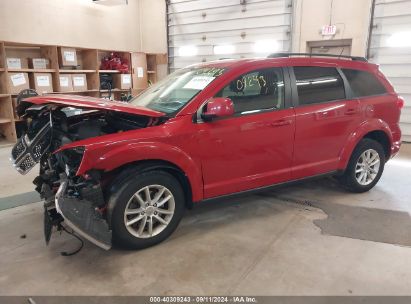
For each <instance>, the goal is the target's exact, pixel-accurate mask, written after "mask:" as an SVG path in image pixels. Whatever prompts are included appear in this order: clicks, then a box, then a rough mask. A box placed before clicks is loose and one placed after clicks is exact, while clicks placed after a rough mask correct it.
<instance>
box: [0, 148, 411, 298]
mask: <svg viewBox="0 0 411 304" xmlns="http://www.w3.org/2000/svg"><path fill="white" fill-rule="evenodd" d="M7 153H8V152H7ZM3 154H6V153H4V151H0V155H1V158H0V162H1V163H0V165H1V167H0V168H1V170H0V187H1V188H0V198H1V196H3V197H4V196H8V195H13V194H16V193H17V192H18V191H19V190H20V192H22V191H31V190H32V188H31V185H30V182H31V180H30V178H29V177H24V178H22V177H21V176H18V175H17V174H15V173H12V172H11V171H10V170H9V169H8V168H6V169H5V168H4V166H5V162H3V157H2V155H3ZM410 172H411V145H407V146H403V148H402V150H401V152H400V155H399V156H398V157H396V158H395V159H394V160H392V161H390V162H389V163H388V164H387V166H386V170H385V172H384V174H383V176H382V178H381V180H380V182H379V183H378V185H377V186H376V187H375V188H374V189H373V190H372V191H370V192H369V193H364V194H351V193H347V192H345V191H343V190H341V189H340V188H339V187H338V186H337V185H336V183H335V182H334V181H332V180H331V179H322V180H317V181H312V182H309V183H306V184H303V185H298V186H292V187H287V188H282V189H278V190H275V191H270V192H265V193H262V194H259V195H251V196H247V197H243V198H241V199H230V200H224V201H220V202H214V203H210V204H202V205H200V206H198V207H196V208H195V209H194V210H192V211H188V212H187V213H186V215H185V218H184V219H183V221H182V223H181V224H180V226H179V228H178V229H177V231H176V232H175V233H174V235H173V236H172V237H171V238H170V239H169V240H167V241H166V242H164V243H162V244H160V245H158V246H155V247H152V248H149V249H146V250H142V251H121V250H116V249H114V250H111V251H108V252H106V251H103V250H101V249H99V248H97V247H95V246H93V245H91V244H89V243H86V245H85V247H84V249H83V250H82V251H81V252H80V253H79V254H77V255H75V256H72V257H63V256H61V255H60V254H59V252H60V251H63V250H70V249H74V248H76V246H77V241H76V240H74V239H72V238H71V237H70V236H68V235H64V234H63V235H61V236H60V235H57V234H55V235H53V238H52V240H51V244H50V246H49V247H46V246H45V244H44V241H43V234H42V220H43V219H42V205H41V203H34V204H30V205H25V206H20V207H16V208H12V209H8V210H4V211H1V212H0V240H1V244H0V256H1V259H0V295H176V294H178V295H220V294H221V295H227V294H233V295H236V294H241V295H410V294H411V263H410V261H411V249H410V248H409V247H408V246H410V244H409V243H410V240H409V239H408V238H407V233H404V231H403V230H406V227H409V222H410V221H409V220H410V218H409V213H411V204H410V202H411V201H410V197H411V183H410V181H411V176H410ZM16 185H18V186H16ZM29 186H30V187H29ZM359 207H361V208H359ZM363 207H364V208H363ZM320 208H322V209H323V210H324V211H325V212H327V213H328V217H327V214H326V213H325V212H324V211H323V210H322V209H320ZM341 208H342V209H341ZM336 210H337V211H338V210H340V211H339V212H336ZM341 210H344V211H343V212H342V211H341ZM342 213H343V214H342ZM375 215H377V217H375ZM373 216H374V217H373ZM378 216H379V217H378ZM360 221H363V223H364V225H359V224H358V223H359V222H360ZM399 221H400V222H399ZM401 221H402V222H401ZM336 222H337V224H338V223H339V226H338V225H334V226H333V224H335V223H336ZM390 223H392V225H390ZM341 224H342V225H343V226H341ZM381 226H383V228H381ZM320 227H321V228H320ZM327 227H328V228H327ZM330 227H334V230H333V229H329V228H330ZM335 227H337V228H335ZM402 227H405V228H404V229H401V228H402ZM345 228H347V229H345ZM322 229H323V230H322ZM374 229H377V231H378V229H384V230H385V229H387V230H388V231H389V233H385V237H381V241H375V238H376V239H377V240H379V235H380V234H379V233H374V234H373V231H374ZM408 232H409V230H408ZM381 234H384V233H381ZM23 235H25V238H21V236H23ZM336 235H342V236H336ZM387 235H388V238H389V236H390V235H393V236H397V235H399V237H398V238H394V237H393V238H392V239H387ZM401 235H403V237H401ZM368 239H373V240H374V241H370V240H368ZM391 243H394V244H391Z"/></svg>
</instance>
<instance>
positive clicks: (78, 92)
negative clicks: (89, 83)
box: [48, 90, 98, 95]
mask: <svg viewBox="0 0 411 304" xmlns="http://www.w3.org/2000/svg"><path fill="white" fill-rule="evenodd" d="M92 92H98V90H84V91H70V92H50V93H48V94H67V95H71V94H80V93H92Z"/></svg>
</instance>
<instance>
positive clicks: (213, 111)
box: [201, 97, 234, 121]
mask: <svg viewBox="0 0 411 304" xmlns="http://www.w3.org/2000/svg"><path fill="white" fill-rule="evenodd" d="M233 114H234V104H233V101H232V100H231V99H230V98H227V97H215V98H211V99H210V100H209V101H208V102H207V104H206V108H205V110H204V112H203V113H202V114H201V118H202V119H203V120H204V121H210V120H213V119H214V118H218V117H227V116H231V115H233Z"/></svg>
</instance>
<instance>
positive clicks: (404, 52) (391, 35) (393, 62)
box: [370, 0, 411, 142]
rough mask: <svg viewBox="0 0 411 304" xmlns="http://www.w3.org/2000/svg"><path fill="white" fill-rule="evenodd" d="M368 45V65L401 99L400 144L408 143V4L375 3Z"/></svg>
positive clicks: (398, 0)
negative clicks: (375, 65) (377, 70)
mask: <svg viewBox="0 0 411 304" xmlns="http://www.w3.org/2000/svg"><path fill="white" fill-rule="evenodd" d="M373 26H374V27H373V30H372V34H371V41H370V61H372V62H375V63H378V64H380V68H381V70H382V71H383V72H384V74H385V75H386V76H387V77H388V78H389V80H390V81H391V83H392V84H393V85H394V87H395V89H396V91H397V92H398V93H399V94H400V95H402V96H403V97H404V98H405V106H404V108H403V110H402V115H401V120H400V122H401V129H402V132H403V140H404V141H408V142H410V141H411V0H377V1H376V3H375V10H374V19H373Z"/></svg>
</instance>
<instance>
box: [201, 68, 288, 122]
mask: <svg viewBox="0 0 411 304" xmlns="http://www.w3.org/2000/svg"><path fill="white" fill-rule="evenodd" d="M276 68H277V69H281V70H282V73H283V81H284V108H282V109H276V108H274V107H273V108H269V109H261V110H258V112H250V113H245V114H241V113H237V114H234V115H232V116H229V117H221V118H217V119H213V120H212V121H221V120H225V119H232V118H239V117H244V116H249V115H258V114H263V113H268V112H278V111H283V110H287V109H290V108H293V107H294V104H293V102H292V92H291V91H292V88H291V80H290V72H289V67H287V66H264V67H259V68H256V69H253V70H250V71H247V72H244V73H242V74H240V75H237V76H235V77H234V78H229V79H227V81H226V83H225V84H224V86H223V88H225V87H226V86H227V85H228V84H229V83H230V82H231V81H233V80H234V79H236V78H238V77H240V76H242V75H246V74H249V73H253V72H256V71H261V70H268V69H276ZM214 95H215V94H214ZM211 98H212V97H211ZM207 102H208V99H207V100H205V101H204V102H203V103H202V104H201V105H200V106H199V108H198V110H197V111H196V113H195V114H194V115H195V116H194V117H195V119H193V121H194V120H195V121H194V122H195V123H204V122H205V121H204V120H203V119H202V118H201V113H202V112H203V109H204V106H205V105H206V103H207ZM256 111H257V110H256Z"/></svg>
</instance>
